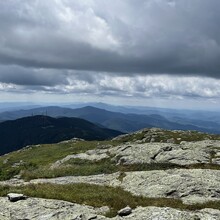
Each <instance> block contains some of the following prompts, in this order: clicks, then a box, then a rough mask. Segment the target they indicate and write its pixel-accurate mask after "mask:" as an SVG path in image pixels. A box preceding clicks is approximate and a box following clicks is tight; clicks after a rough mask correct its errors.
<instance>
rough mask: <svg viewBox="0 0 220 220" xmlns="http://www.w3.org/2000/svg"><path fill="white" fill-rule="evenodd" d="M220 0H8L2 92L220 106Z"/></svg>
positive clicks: (0, 16)
mask: <svg viewBox="0 0 220 220" xmlns="http://www.w3.org/2000/svg"><path fill="white" fill-rule="evenodd" d="M219 26H220V1H219V0H209V1H207V0H193V1H192V0H83V1H82V0H74V1H72V0H47V1H45V0H31V1H30V0H22V1H17V0H7V1H0V102H14V101H16V102H17V101H31V102H45V103H47V102H48V103H49V102H57V103H64V102H94V101H98V102H100V101H101V102H106V103H110V104H116V105H143V106H144V105H146V106H158V107H170V108H190V109H191V108H193V109H194V108H195V109H215V110H216V109H220V72H219V71H220V28H219Z"/></svg>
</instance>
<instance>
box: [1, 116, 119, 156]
mask: <svg viewBox="0 0 220 220" xmlns="http://www.w3.org/2000/svg"><path fill="white" fill-rule="evenodd" d="M119 134H121V132H118V131H115V130H110V129H106V128H103V127H102V128H101V127H99V126H97V125H95V124H92V123H91V122H88V121H86V120H83V119H79V118H52V117H48V116H39V115H38V116H32V117H25V118H21V119H17V120H11V121H6V122H2V123H0V154H4V153H8V152H11V151H13V150H18V149H20V148H22V147H25V146H27V145H32V144H44V143H48V144H49V143H57V142H59V141H63V140H68V139H71V138H82V139H86V140H104V139H110V138H112V137H115V136H117V135H119Z"/></svg>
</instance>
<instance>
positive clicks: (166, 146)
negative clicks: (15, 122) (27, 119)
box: [0, 129, 220, 220]
mask: <svg viewBox="0 0 220 220" xmlns="http://www.w3.org/2000/svg"><path fill="white" fill-rule="evenodd" d="M21 161H22V162H21ZM0 164H1V167H2V168H1V173H0V177H1V180H2V181H1V182H0V194H1V196H2V197H1V198H0V202H1V206H0V219H2V220H6V219H7V220H9V219H10V220H13V219H14V220H15V219H16V220H17V219H40V220H44V219H45V220H46V219H52V220H56V219H66V220H70V219H71V220H73V219H75V220H89V219H113V220H119V219H125V220H126V219H128V220H130V219H137V220H141V219H143V220H145V219H150V220H151V219H152V220H153V219H155V220H156V219H158V220H159V219H164V220H170V219H171V220H172V219H173V220H178V219H180V220H181V219H182V220H188V219H189V220H199V219H201V220H206V219H208V220H209V219H210V220H211V219H216V220H218V219H220V140H219V136H218V135H210V134H205V133H200V132H193V131H191V132H190V131H167V130H161V129H144V130H141V131H139V132H136V133H132V134H129V135H122V136H119V137H117V138H114V139H113V140H111V141H99V142H95V141H84V140H80V139H79V140H74V141H73V140H70V141H64V142H60V143H58V144H51V145H37V146H29V147H28V148H24V149H22V150H20V151H16V152H13V153H10V154H7V155H4V156H2V157H1V158H0ZM7 195H9V196H8V198H7ZM16 195H17V196H16ZM21 195H22V198H25V199H19V198H20V197H19V196H21ZM18 197H19V198H18ZM9 198H15V200H14V202H13V201H12V200H10V199H9Z"/></svg>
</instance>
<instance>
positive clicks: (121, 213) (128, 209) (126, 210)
mask: <svg viewBox="0 0 220 220" xmlns="http://www.w3.org/2000/svg"><path fill="white" fill-rule="evenodd" d="M131 213H132V209H131V207H129V206H126V207H125V208H123V209H121V210H119V211H118V215H119V216H127V215H130V214H131Z"/></svg>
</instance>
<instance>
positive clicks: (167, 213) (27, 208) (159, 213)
mask: <svg viewBox="0 0 220 220" xmlns="http://www.w3.org/2000/svg"><path fill="white" fill-rule="evenodd" d="M0 203H1V206H0V219H1V220H19V219H26V220H92V219H96V220H121V219H124V220H146V219H148V220H155V219H163V220H177V219H178V220H197V219H199V220H219V219H220V211H219V210H215V209H202V210H200V211H181V210H177V209H173V208H160V207H153V206H149V207H137V208H136V209H134V210H132V213H131V212H130V213H129V215H126V216H123V217H120V216H116V217H113V218H107V217H105V216H104V214H105V213H106V212H107V211H108V210H109V209H108V208H107V207H101V208H94V207H91V206H86V205H78V204H74V203H70V202H65V201H60V200H51V199H39V198H28V199H27V200H21V201H18V202H15V203H11V202H10V201H8V199H7V198H3V197H0Z"/></svg>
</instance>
